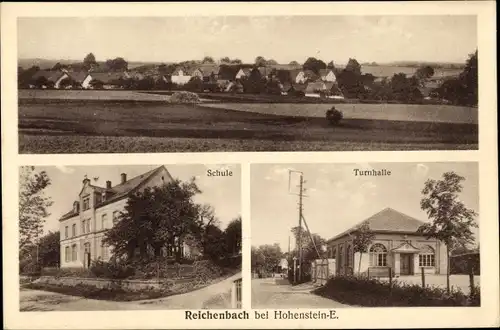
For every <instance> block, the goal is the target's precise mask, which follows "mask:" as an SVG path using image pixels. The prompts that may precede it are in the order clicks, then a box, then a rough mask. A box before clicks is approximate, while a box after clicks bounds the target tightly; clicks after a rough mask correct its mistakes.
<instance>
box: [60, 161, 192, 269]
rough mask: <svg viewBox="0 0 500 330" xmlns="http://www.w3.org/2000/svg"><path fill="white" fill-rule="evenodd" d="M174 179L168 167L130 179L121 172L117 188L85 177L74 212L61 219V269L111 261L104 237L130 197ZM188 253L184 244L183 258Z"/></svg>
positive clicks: (109, 249)
mask: <svg viewBox="0 0 500 330" xmlns="http://www.w3.org/2000/svg"><path fill="white" fill-rule="evenodd" d="M172 180H173V179H172V176H171V175H170V173H169V172H168V171H167V169H166V168H165V166H161V167H158V168H156V169H154V170H151V171H149V172H146V173H144V174H142V175H139V176H136V177H134V178H132V179H130V180H128V179H127V174H126V173H122V174H121V182H120V183H119V184H117V185H115V186H113V185H112V183H111V181H106V187H99V186H96V185H92V184H91V183H90V180H89V179H87V178H85V179H84V180H83V186H82V189H81V190H80V193H79V195H78V197H77V200H75V201H74V202H73V207H72V210H71V211H69V212H67V213H66V214H64V215H63V216H62V217H61V218H60V219H59V228H60V233H61V241H60V251H61V252H60V265H61V268H66V267H72V268H73V267H75V268H81V267H84V268H87V267H89V266H90V264H91V261H92V260H103V261H108V260H109V259H110V257H111V255H112V250H111V248H110V247H109V246H106V245H105V244H104V243H103V239H104V235H105V233H106V231H108V230H109V229H110V228H112V227H113V225H115V224H116V223H117V222H118V221H119V217H120V214H121V212H123V211H124V209H125V206H126V204H127V200H128V197H129V196H131V195H132V194H134V193H136V192H138V191H141V190H144V189H145V188H147V187H155V186H161V185H162V184H166V183H168V182H171V181H172ZM189 250H190V249H189V247H188V246H186V245H185V244H184V246H183V252H182V253H183V255H184V256H188V255H189V254H190V251H189ZM168 252H170V253H172V252H171V251H168ZM168 252H167V256H168Z"/></svg>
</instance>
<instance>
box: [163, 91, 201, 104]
mask: <svg viewBox="0 0 500 330" xmlns="http://www.w3.org/2000/svg"><path fill="white" fill-rule="evenodd" d="M170 102H171V103H177V104H178V103H182V104H195V103H200V98H199V97H198V94H196V93H192V92H186V91H181V92H175V93H173V94H172V96H171V97H170Z"/></svg>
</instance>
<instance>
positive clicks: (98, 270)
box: [90, 260, 135, 279]
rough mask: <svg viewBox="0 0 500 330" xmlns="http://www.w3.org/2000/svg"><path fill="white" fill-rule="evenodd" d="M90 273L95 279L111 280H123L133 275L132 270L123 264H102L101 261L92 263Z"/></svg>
mask: <svg viewBox="0 0 500 330" xmlns="http://www.w3.org/2000/svg"><path fill="white" fill-rule="evenodd" d="M90 272H91V273H92V275H94V276H95V277H105V278H111V279H124V278H127V277H130V276H133V275H134V273H135V271H134V268H132V267H131V266H130V265H127V264H126V263H125V262H121V261H112V262H104V261H101V260H97V261H93V262H92V265H91V266H90Z"/></svg>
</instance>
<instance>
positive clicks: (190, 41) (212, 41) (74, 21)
mask: <svg viewBox="0 0 500 330" xmlns="http://www.w3.org/2000/svg"><path fill="white" fill-rule="evenodd" d="M318 29H319V30H320V31H325V32H324V33H318ZM152 31H155V32H157V34H155V37H154V38H151V37H150V34H151V32H152ZM476 32H477V26H476V17H475V16H449V15H441V16H404V15H399V16H314V17H312V16H215V17H204V16H200V17H169V18H158V17H150V18H130V17H129V18H116V17H107V18H81V17H77V18H20V19H19V20H18V41H19V42H18V60H19V59H47V60H62V61H83V58H84V57H85V56H86V55H87V54H88V53H90V52H92V53H93V54H94V55H95V56H96V59H97V60H98V61H105V60H106V59H112V58H116V57H123V58H124V59H126V60H127V61H129V62H143V63H170V62H173V63H178V62H182V61H186V60H189V59H190V60H202V59H203V57H205V56H211V57H213V58H214V60H219V59H220V58H222V57H225V56H227V57H229V58H231V59H234V58H238V59H240V60H242V61H243V63H254V60H255V58H256V57H257V56H263V57H265V58H266V59H274V60H275V61H277V62H278V63H281V64H287V63H290V62H291V61H297V62H299V63H303V62H304V61H305V60H306V59H307V58H308V57H315V58H317V59H320V60H322V61H324V62H325V63H328V62H330V61H332V60H333V61H334V63H335V64H339V65H344V64H346V63H347V61H348V60H349V58H356V59H357V60H358V62H359V63H371V62H376V63H381V64H382V63H394V62H430V63H450V64H458V63H464V62H465V61H466V59H467V58H468V56H469V54H471V53H473V52H474V51H475V50H476V49H477V35H476V34H477V33H476ZM97 33H98V34H99V35H101V36H102V37H101V38H96V37H95V35H96V34H97ZM242 36H244V38H243V37H242ZM25 40H26V42H24V41H25ZM297 44H300V47H297ZM61 45H62V46H63V47H61ZM172 45H174V47H172ZM367 46H368V47H367ZM266 55H267V56H266Z"/></svg>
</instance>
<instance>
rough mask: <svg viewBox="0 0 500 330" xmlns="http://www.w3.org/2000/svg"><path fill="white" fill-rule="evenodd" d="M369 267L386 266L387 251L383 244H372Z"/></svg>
mask: <svg viewBox="0 0 500 330" xmlns="http://www.w3.org/2000/svg"><path fill="white" fill-rule="evenodd" d="M370 266H375V267H385V266H387V249H386V248H385V246H384V245H383V244H380V243H377V244H373V245H372V247H371V248H370Z"/></svg>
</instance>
